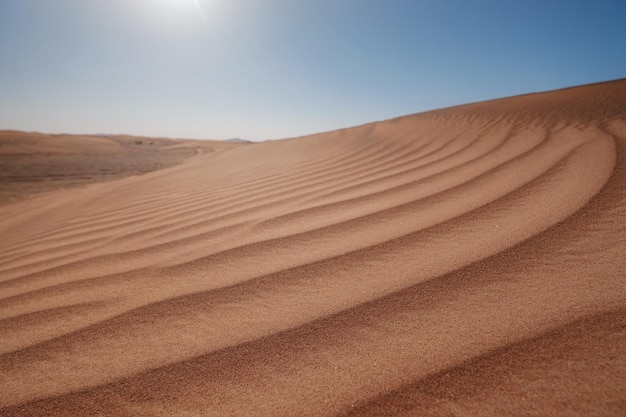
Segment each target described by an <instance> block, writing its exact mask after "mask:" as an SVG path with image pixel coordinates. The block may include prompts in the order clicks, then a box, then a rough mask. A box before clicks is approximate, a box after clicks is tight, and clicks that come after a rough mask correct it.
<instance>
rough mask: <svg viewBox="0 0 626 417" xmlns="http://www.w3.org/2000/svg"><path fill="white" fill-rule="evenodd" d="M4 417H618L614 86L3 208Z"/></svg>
mask: <svg viewBox="0 0 626 417" xmlns="http://www.w3.org/2000/svg"><path fill="white" fill-rule="evenodd" d="M0 235H1V236H2V239H1V240H0V277H1V278H0V415H3V416H5V415H6V416H40V415H46V416H76V415H103V416H109V415H110V416H183V415H184V416H187V415H189V416H230V415H233V416H335V415H337V416H338V415H351V416H389V415H398V416H415V415H420V416H422V415H424V416H450V415H459V416H467V415H481V416H503V415H536V416H549V415H559V416H575V415H581V416H583V415H584V416H588V415H595V416H622V415H624V413H625V412H626V353H625V352H626V349H624V346H626V255H625V254H626V80H620V81H614V82H609V83H602V84H595V85H589V86H582V87H576V88H571V89H566V90H560V91H555V92H548V93H539V94H531V95H525V96H519V97H513V98H507V99H501V100H495V101H489V102H483V103H477V104H470V105H465V106H459V107H453V108H449V109H442V110H436V111H432V112H427V113H421V114H417V115H411V116H406V117H401V118H398V119H393V120H389V121H384V122H378V123H372V124H368V125H363V126H359V127H355V128H351V129H345V130H340V131H335V132H329V133H322V134H318V135H312V136H307V137H301V138H295V139H291V140H284V141H275V142H264V143H258V144H254V145H238V146H229V147H226V148H224V149H218V150H216V151H215V152H210V153H206V152H205V153H202V152H199V153H198V154H197V155H196V156H193V157H191V158H189V159H187V160H186V161H185V162H184V163H182V164H181V165H177V166H174V167H171V168H166V169H161V170H159V171H155V172H151V173H148V174H145V175H141V176H134V177H128V178H125V179H121V180H116V181H112V182H106V183H99V184H94V185H91V186H89V187H87V188H74V189H69V190H62V191H56V192H52V193H47V194H44V195H41V196H37V197H31V198H29V199H27V200H24V201H20V202H16V203H13V204H6V205H4V206H1V207H0Z"/></svg>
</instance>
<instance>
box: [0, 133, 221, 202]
mask: <svg viewBox="0 0 626 417" xmlns="http://www.w3.org/2000/svg"><path fill="white" fill-rule="evenodd" d="M230 147H232V145H231V144H228V143H224V142H220V141H199V140H173V139H163V138H147V137H139V136H126V135H97V136H96V135H92V136H87V135H46V134H41V133H26V132H17V131H10V130H4V131H0V204H3V203H7V202H13V201H17V200H20V199H23V198H24V197H27V196H30V195H33V194H37V193H41V192H47V191H52V190H58V189H63V188H71V187H78V186H84V185H87V184H91V183H94V182H100V181H110V180H113V179H119V178H123V177H127V176H130V175H139V174H144V173H146V172H150V171H155V170H157V169H162V168H166V167H170V166H172V165H176V164H179V163H181V162H182V161H184V160H185V159H187V158H189V157H191V156H193V155H195V154H196V153H199V152H214V151H216V150H222V149H227V148H230Z"/></svg>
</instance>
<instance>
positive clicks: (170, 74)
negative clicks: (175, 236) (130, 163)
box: [0, 0, 626, 140]
mask: <svg viewBox="0 0 626 417" xmlns="http://www.w3.org/2000/svg"><path fill="white" fill-rule="evenodd" d="M625 22H626V1H624V0H613V1H609V0H594V1H591V0H589V1H579V0H567V1H565V0H563V1H557V0H543V1H535V0H525V1H519V0H436V1H435V0H431V1H426V0H412V1H408V0H407V1H400V0H0V129H19V130H28V131H43V132H51V133H59V132H67V133H129V134H140V135H152V136H169V137H191V138H206V139H211V138H215V139H221V138H231V137H242V138H249V139H255V140H258V139H266V138H267V139H269V138H282V137H290V136H298V135H303V134H308V133H315V132H320V131H326V130H332V129H336V128H340V127H348V126H353V125H357V124H362V123H367V122H370V121H374V120H383V119H387V118H391V117H396V116H400V115H404V114H410V113H416V112H420V111H425V110H430V109H434V108H439V107H446V106H451V105H455V104H462V103H467V102H473V101H479V100H485V99H490V98H497V97H503V96H509V95H515V94H522V93H526V92H534V91H542V90H550V89H555V88H561V87H567V86H572V85H578V84H585V83H592V82H597V81H605V80H610V79H616V78H622V77H626V24H625Z"/></svg>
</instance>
